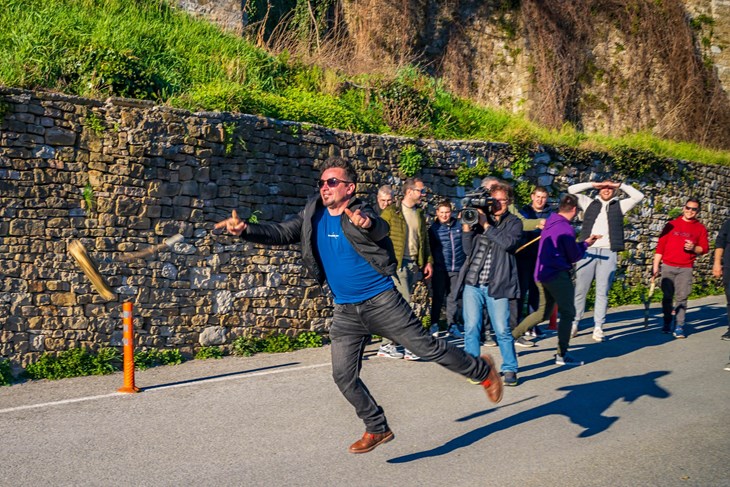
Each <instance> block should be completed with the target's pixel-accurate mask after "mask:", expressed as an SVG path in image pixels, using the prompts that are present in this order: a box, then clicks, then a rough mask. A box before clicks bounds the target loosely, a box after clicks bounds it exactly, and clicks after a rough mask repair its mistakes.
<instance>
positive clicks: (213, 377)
mask: <svg viewBox="0 0 730 487" xmlns="http://www.w3.org/2000/svg"><path fill="white" fill-rule="evenodd" d="M293 365H299V362H289V363H286V364H277V365H271V366H269V367H259V368H258V369H251V370H241V371H238V372H229V373H227V374H218V375H208V376H205V377H196V378H195V379H188V380H181V381H177V382H168V383H166V384H157V385H155V386H148V387H144V388H143V390H145V391H150V390H152V389H161V388H163V387H171V386H179V385H182V384H194V383H195V382H205V381H211V380H216V379H222V378H225V377H233V376H236V375H249V374H253V373H256V372H262V371H264V370H270V369H280V368H282V367H291V366H293Z"/></svg>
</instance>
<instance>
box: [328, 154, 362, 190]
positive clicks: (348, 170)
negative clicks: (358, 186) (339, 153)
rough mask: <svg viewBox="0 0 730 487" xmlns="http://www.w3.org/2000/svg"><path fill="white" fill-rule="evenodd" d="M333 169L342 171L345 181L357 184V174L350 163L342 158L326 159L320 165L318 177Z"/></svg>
mask: <svg viewBox="0 0 730 487" xmlns="http://www.w3.org/2000/svg"><path fill="white" fill-rule="evenodd" d="M334 167H339V168H340V169H344V170H345V177H346V178H347V180H348V181H352V182H353V183H357V173H356V172H355V168H353V167H352V164H350V161H348V160H347V159H345V158H343V157H334V156H333V157H328V158H327V159H326V160H325V161H324V162H323V163H322V167H320V170H319V175H320V176H322V173H324V172H325V171H326V170H327V169H332V168H334Z"/></svg>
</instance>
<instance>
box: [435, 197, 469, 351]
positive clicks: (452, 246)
mask: <svg viewBox="0 0 730 487" xmlns="http://www.w3.org/2000/svg"><path fill="white" fill-rule="evenodd" d="M451 213H452V210H451V201H450V200H449V199H442V200H441V201H439V202H438V206H437V207H436V221H434V222H433V224H432V225H431V226H430V227H429V229H428V239H429V244H430V247H431V255H432V256H433V277H432V278H431V288H432V290H433V301H432V302H431V328H432V331H438V322H439V319H440V318H441V308H442V307H443V304H444V301H446V330H447V331H448V332H449V333H451V334H452V335H453V336H455V337H456V338H461V337H462V333H461V331H460V330H459V327H458V325H457V321H461V320H460V319H459V318H458V300H457V295H458V291H459V290H458V288H457V286H456V284H457V281H458V280H459V271H460V270H461V266H462V265H464V261H465V260H466V254H465V253H464V248H463V246H462V243H461V233H462V228H461V225H460V224H459V223H458V221H457V220H456V218H454V217H453V216H451ZM434 327H435V328H434Z"/></svg>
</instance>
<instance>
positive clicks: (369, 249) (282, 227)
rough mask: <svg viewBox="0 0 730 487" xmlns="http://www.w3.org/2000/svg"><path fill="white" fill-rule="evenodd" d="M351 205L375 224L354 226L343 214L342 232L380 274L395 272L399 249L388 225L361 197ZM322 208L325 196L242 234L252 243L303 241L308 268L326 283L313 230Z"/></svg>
mask: <svg viewBox="0 0 730 487" xmlns="http://www.w3.org/2000/svg"><path fill="white" fill-rule="evenodd" d="M347 207H348V208H349V209H350V210H352V211H355V210H357V209H359V210H360V211H361V212H363V213H366V214H367V215H368V216H369V217H370V219H371V220H372V226H371V227H370V228H368V229H363V228H359V227H356V226H355V225H353V224H352V222H350V219H349V218H348V217H347V215H346V214H345V213H342V217H341V218H340V221H341V223H342V232H343V233H344V234H345V236H346V237H347V240H348V241H349V242H350V244H352V247H353V248H354V249H355V251H356V252H357V253H358V254H360V256H361V257H362V258H364V259H365V260H366V261H367V262H368V263H369V264H370V265H371V266H373V268H374V269H375V270H376V271H378V272H379V273H380V274H383V275H385V276H393V275H395V265H396V264H395V252H394V251H393V244H392V243H391V241H390V238H388V233H389V231H390V229H389V228H388V224H387V223H386V222H385V220H383V219H382V218H380V217H379V216H378V215H377V214H376V213H375V211H374V210H373V209H372V208H371V207H370V205H368V204H367V203H365V202H364V201H362V200H360V199H358V198H352V199H351V200H350V202H349V203H348V205H347ZM318 208H322V199H321V198H320V197H319V195H316V196H313V197H312V198H310V199H309V200H308V201H307V204H306V205H305V206H304V209H302V211H300V212H299V213H297V215H296V216H294V217H292V218H290V219H288V220H285V221H283V222H281V223H260V224H253V223H250V224H248V226H247V227H246V230H244V232H243V233H242V234H241V237H242V238H243V239H244V240H247V241H249V242H255V243H262V244H267V245H289V244H294V243H297V242H301V244H302V262H303V263H304V267H305V268H306V269H307V270H308V271H309V272H310V274H311V275H312V277H313V278H315V279H316V280H317V282H319V283H320V284H322V283H323V282H324V280H325V277H326V276H325V275H324V272H323V269H322V264H321V261H320V257H319V254H318V253H317V249H316V248H314V245H313V242H314V235H313V233H312V232H313V230H312V221H313V219H314V215H315V212H316V211H317V209H318ZM325 211H326V210H325Z"/></svg>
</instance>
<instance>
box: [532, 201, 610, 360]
mask: <svg viewBox="0 0 730 487" xmlns="http://www.w3.org/2000/svg"><path fill="white" fill-rule="evenodd" d="M577 212H578V198H576V197H575V196H573V195H572V194H567V195H565V196H563V198H562V199H561V200H560V206H559V207H558V212H557V213H553V214H552V215H550V216H549V217H548V219H547V221H546V222H545V228H544V229H543V231H542V234H541V238H540V246H539V247H538V249H537V265H536V266H535V281H536V282H537V283H538V285H541V286H542V288H543V291H544V293H545V307H544V309H543V308H542V306H541V307H540V308H541V309H543V316H542V319H543V320H546V319H547V318H548V317H549V316H550V313H551V312H552V309H553V306H554V305H555V303H557V305H558V313H559V314H560V322H559V323H558V350H557V352H558V353H557V354H556V355H555V364H556V365H583V362H582V361H579V360H575V359H573V358H572V357H570V356H569V355H568V343H569V342H570V328H571V325H572V323H573V318H574V317H575V304H574V297H575V296H574V294H575V288H574V286H573V280H572V279H571V277H570V272H571V270H572V268H573V264H574V263H575V262H578V261H579V260H580V259H581V258H583V256H584V255H585V253H586V249H587V248H588V247H589V246H591V245H593V243H594V242H595V241H596V240H598V239H599V238H601V237H602V236H601V235H591V236H590V237H588V238H586V239H585V240H584V241H583V242H576V241H575V230H574V229H573V226H572V225H571V224H570V222H571V221H572V220H573V218H575V215H576V213H577ZM538 312H539V310H538ZM536 313H537V312H536ZM536 313H533V314H536ZM531 316H532V315H531ZM529 318H530V317H529V316H528V318H526V319H525V321H527V320H528V319H529ZM523 324H524V322H523V323H521V324H520V326H522V325H523Z"/></svg>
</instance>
